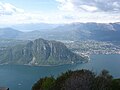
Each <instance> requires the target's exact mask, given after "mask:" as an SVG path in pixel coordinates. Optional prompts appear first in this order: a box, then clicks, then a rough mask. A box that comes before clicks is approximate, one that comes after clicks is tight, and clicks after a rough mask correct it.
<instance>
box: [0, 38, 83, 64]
mask: <svg viewBox="0 0 120 90" xmlns="http://www.w3.org/2000/svg"><path fill="white" fill-rule="evenodd" d="M84 60H85V59H84V58H83V57H81V56H79V55H77V54H75V53H73V52H71V51H70V50H69V49H68V48H67V47H66V46H65V45H64V44H63V43H61V42H56V41H47V40H44V39H36V40H34V41H30V42H28V43H27V44H18V45H16V46H14V47H12V48H6V49H4V50H0V64H27V65H60V64H70V63H73V62H82V61H84Z"/></svg>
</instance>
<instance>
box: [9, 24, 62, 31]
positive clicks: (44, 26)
mask: <svg viewBox="0 0 120 90" xmlns="http://www.w3.org/2000/svg"><path fill="white" fill-rule="evenodd" d="M59 25H60V24H48V23H28V24H15V25H12V26H10V27H11V28H14V29H17V30H21V31H34V30H48V29H53V28H56V27H57V26H59Z"/></svg>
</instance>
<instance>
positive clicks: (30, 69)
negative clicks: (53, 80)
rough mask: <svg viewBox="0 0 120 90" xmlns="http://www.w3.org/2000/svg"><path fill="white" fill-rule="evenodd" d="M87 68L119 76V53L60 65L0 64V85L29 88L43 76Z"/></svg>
mask: <svg viewBox="0 0 120 90" xmlns="http://www.w3.org/2000/svg"><path fill="white" fill-rule="evenodd" d="M79 69H89V70H92V71H94V72H96V73H99V72H100V71H101V70H103V69H106V70H108V71H110V73H111V74H112V75H113V76H114V78H120V55H91V56H90V61H89V62H88V63H84V64H72V65H60V66H25V65H0V87H2V86H4V87H9V88H10V90H31V87H32V85H33V84H34V83H35V82H36V81H37V80H39V79H40V78H41V77H45V76H55V77H56V76H59V75H60V74H61V73H62V72H65V71H67V70H79Z"/></svg>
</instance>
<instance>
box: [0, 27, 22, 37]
mask: <svg viewBox="0 0 120 90" xmlns="http://www.w3.org/2000/svg"><path fill="white" fill-rule="evenodd" d="M20 34H22V32H21V31H18V30H15V29H12V28H0V38H2V39H12V38H13V39H16V38H17V37H18V36H19V35H20Z"/></svg>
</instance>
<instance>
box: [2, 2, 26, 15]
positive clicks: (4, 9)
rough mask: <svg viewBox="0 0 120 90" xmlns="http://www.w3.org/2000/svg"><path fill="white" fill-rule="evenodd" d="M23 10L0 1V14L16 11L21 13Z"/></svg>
mask: <svg viewBox="0 0 120 90" xmlns="http://www.w3.org/2000/svg"><path fill="white" fill-rule="evenodd" d="M23 12H24V10H23V9H20V8H17V7H15V6H13V5H12V4H10V3H2V2H0V15H12V14H16V13H23Z"/></svg>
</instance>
